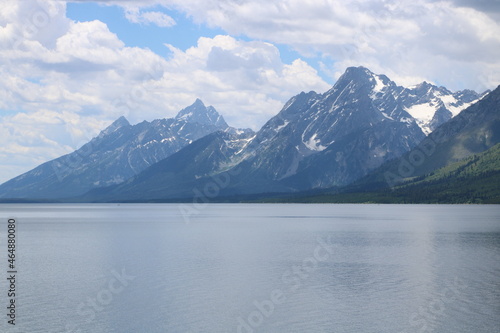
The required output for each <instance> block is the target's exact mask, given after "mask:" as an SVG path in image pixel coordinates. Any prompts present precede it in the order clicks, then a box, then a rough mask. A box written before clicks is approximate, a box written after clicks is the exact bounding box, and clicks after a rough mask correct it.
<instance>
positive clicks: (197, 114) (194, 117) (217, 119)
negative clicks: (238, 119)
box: [175, 98, 228, 129]
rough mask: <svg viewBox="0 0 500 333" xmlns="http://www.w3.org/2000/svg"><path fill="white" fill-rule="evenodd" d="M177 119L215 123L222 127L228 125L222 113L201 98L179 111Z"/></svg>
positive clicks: (207, 123) (208, 123) (206, 123)
mask: <svg viewBox="0 0 500 333" xmlns="http://www.w3.org/2000/svg"><path fill="white" fill-rule="evenodd" d="M175 119H177V120H184V121H186V122H194V123H200V124H205V125H214V126H217V127H219V128H221V129H225V128H227V127H228V125H227V123H226V121H225V120H224V118H223V117H222V115H220V114H219V113H218V112H217V110H215V108H214V107H213V106H205V104H204V103H203V102H202V101H201V99H199V98H197V99H196V101H195V102H194V103H193V104H191V105H190V106H188V107H186V108H184V109H182V110H181V111H179V113H178V114H177V116H175Z"/></svg>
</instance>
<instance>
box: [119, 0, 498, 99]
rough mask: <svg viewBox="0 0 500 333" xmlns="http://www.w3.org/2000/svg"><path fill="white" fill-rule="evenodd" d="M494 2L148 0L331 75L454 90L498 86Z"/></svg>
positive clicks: (422, 0) (135, 2)
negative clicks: (356, 70) (360, 74)
mask: <svg viewBox="0 0 500 333" xmlns="http://www.w3.org/2000/svg"><path fill="white" fill-rule="evenodd" d="M496 2H498V1H489V2H488V1H486V0H484V1H482V0H481V1H472V0H453V1H445V0H414V1H411V2H408V1H405V0H386V1H366V0H345V1H336V0H323V1H317V0H281V1H268V0H241V1H233V0H213V1H205V0H203V1H201V0H156V1H153V0H149V1H146V4H147V6H152V5H154V4H156V5H163V6H165V7H176V8H179V9H180V10H181V11H183V12H185V13H187V15H189V16H191V17H193V19H194V20H195V21H196V22H198V23H205V24H208V25H209V26H212V27H219V28H222V29H224V30H225V31H227V32H228V33H229V34H231V35H245V36H248V37H250V38H254V39H259V40H265V41H269V42H272V43H279V44H285V45H289V46H291V47H293V48H294V49H295V50H297V51H299V52H300V53H301V54H302V55H304V56H306V57H315V56H318V57H321V58H324V59H329V61H328V62H329V63H334V64H335V65H334V68H333V71H334V72H337V73H338V72H343V71H344V70H345V67H346V66H347V65H365V66H367V67H369V68H370V69H372V70H374V71H377V72H380V73H385V74H387V75H390V77H391V78H393V79H394V80H396V81H398V82H400V83H417V82H418V81H419V80H421V79H426V80H427V81H433V82H436V83H439V84H442V85H445V86H447V87H448V88H450V89H453V90H457V89H464V88H469V89H476V90H479V91H482V90H485V89H491V88H494V87H495V86H496V85H497V84H499V83H500V82H499V80H498V77H500V62H499V61H498V59H500V23H499V22H500V21H498V20H495V17H496V16H495V15H496V14H495V13H497V14H498V13H499V12H500V7H499V6H498V4H494V3H496ZM114 3H115V4H125V3H126V4H127V5H130V2H129V1H126V2H124V1H114ZM133 4H134V5H138V6H140V4H141V3H140V2H138V1H133ZM493 14H495V15H493ZM335 78H336V77H335ZM495 78H496V79H495Z"/></svg>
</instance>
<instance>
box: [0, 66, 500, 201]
mask: <svg viewBox="0 0 500 333" xmlns="http://www.w3.org/2000/svg"><path fill="white" fill-rule="evenodd" d="M497 90H498V89H497ZM495 93H496V91H495ZM490 95H491V96H495V94H493V93H488V92H486V93H484V94H478V93H476V92H474V91H471V90H463V91H458V92H451V91H449V90H448V89H446V88H444V87H437V86H435V85H432V84H429V83H427V82H423V83H421V84H419V85H416V86H413V87H408V88H405V87H401V86H398V85H397V84H396V83H394V82H393V81H391V80H390V79H389V78H388V77H387V76H385V75H377V74H374V73H372V72H371V71H370V70H368V69H366V68H364V67H350V68H348V69H347V70H346V72H345V73H344V74H343V75H342V76H341V77H340V78H339V79H338V81H337V82H336V83H335V85H334V86H333V87H332V88H331V89H330V90H328V91H327V92H325V93H323V94H319V93H316V92H313V91H311V92H308V93H305V92H302V93H300V94H299V95H297V96H294V97H292V98H291V99H290V100H289V101H288V102H287V103H286V104H285V105H284V107H283V109H282V110H281V111H280V112H279V113H278V114H277V115H276V116H274V117H272V118H271V119H270V120H269V121H268V122H267V123H266V124H265V125H264V126H263V127H262V128H261V129H260V130H259V131H258V132H256V133H255V132H253V131H251V130H249V129H245V130H241V129H235V128H232V127H229V126H228V125H227V124H226V122H225V121H224V119H223V117H222V116H221V115H220V114H219V113H218V112H217V111H216V110H215V109H214V108H213V107H211V106H210V107H206V106H205V105H204V104H203V102H201V101H200V100H197V101H196V102H195V103H194V104H193V105H191V106H190V107H187V108H185V109H183V110H181V111H180V112H179V114H178V115H177V116H176V117H175V118H172V119H159V120H155V121H152V122H146V121H145V122H142V123H140V124H137V125H133V126H132V125H130V124H129V123H128V121H127V120H126V119H125V118H123V117H121V118H119V119H118V120H116V121H115V122H114V123H113V124H112V125H110V126H109V127H108V128H106V129H105V130H104V131H102V132H101V133H100V134H99V135H98V136H97V137H96V138H94V139H92V140H91V141H90V142H89V143H87V144H86V145H84V146H83V147H82V148H80V149H78V150H77V151H75V152H73V153H71V154H68V155H66V156H63V157H60V158H58V159H55V160H53V161H49V162H47V163H45V164H42V165H41V166H39V167H37V168H35V169H33V170H31V171H29V172H27V173H25V174H23V175H20V176H18V177H16V178H14V179H12V180H10V181H8V182H6V183H4V184H2V185H0V198H20V199H27V198H29V199H37V198H39V199H42V198H43V199H60V200H77V201H155V200H160V201H161V200H165V201H168V200H172V199H185V200H190V199H191V198H193V197H196V196H197V195H198V196H199V195H200V193H201V195H204V196H205V197H207V196H208V197H210V198H212V197H213V196H214V195H212V194H214V193H215V196H219V197H224V196H236V195H248V194H259V193H260V194H262V195H265V193H297V192H300V191H309V190H321V189H329V188H339V187H343V186H347V185H350V184H353V183H354V182H356V181H357V182H358V183H359V182H360V181H361V180H364V181H365V184H368V183H370V184H383V183H384V182H385V183H387V181H386V179H385V178H387V177H385V176H386V175H387V174H390V173H392V174H394V175H395V177H393V178H394V179H396V180H397V181H398V182H400V181H401V180H402V179H404V178H407V177H401V176H400V175H399V174H397V173H395V172H394V170H393V169H391V167H389V166H388V165H390V163H397V162H395V161H397V160H398V158H401V157H402V156H403V157H404V156H406V158H407V159H408V156H411V157H414V155H415V154H416V153H414V151H416V150H415V149H420V150H419V151H421V150H422V149H423V148H422V145H424V146H423V147H424V148H425V144H426V143H428V142H430V141H433V142H435V141H436V140H435V138H436V137H437V136H439V138H440V139H443V138H446V140H444V141H446V142H448V144H447V146H446V147H448V148H443V147H444V146H443V145H439V149H438V150H437V152H436V153H435V155H434V157H433V158H432V161H433V162H432V163H431V162H429V161H430V160H431V159H425V160H426V161H427V162H425V161H424V162H425V163H424V162H423V163H422V165H418V166H419V169H418V173H415V175H413V174H412V175H410V176H418V175H422V174H425V173H428V172H432V171H433V170H435V169H437V168H440V167H443V166H445V165H446V164H447V163H448V162H451V161H453V162H457V161H459V160H460V159H463V158H467V157H468V156H470V155H471V154H473V153H480V152H482V151H485V150H487V149H489V148H491V147H492V146H493V145H494V144H495V142H497V138H496V137H495V136H493V137H492V136H491V135H493V134H491V135H490V134H489V136H488V135H485V134H484V133H486V132H487V131H488V129H491V126H492V128H496V127H495V126H498V125H497V123H496V121H497V120H496V119H497V118H496V117H497V113H498V104H495V103H496V100H495V99H494V98H492V97H490ZM478 101H479V102H478ZM485 103H490V104H489V106H487V107H486V106H484V105H486V104H485ZM464 109H467V110H466V111H467V112H465V111H464V112H461V111H462V110H464ZM486 109H488V110H489V111H488V110H487V111H484V110H486ZM488 126H489V127H488ZM457 128H460V130H457ZM478 133H483V134H484V135H482V136H481V135H479V134H478ZM488 133H490V132H488ZM491 133H496V132H495V131H493V132H491ZM495 135H496V134H495ZM471 137H474V138H477V140H476V139H474V140H475V141H474V140H473V139H470V138H471ZM480 137H481V138H482V139H481V138H480ZM481 140H483V141H481ZM450 142H454V143H453V144H452V143H450ZM459 142H461V145H460V144H459ZM472 142H475V143H474V144H473V143H472ZM481 142H482V144H481ZM419 145H420V146H419ZM442 146H443V147H442ZM405 154H406V155H405ZM408 154H413V155H408ZM438 160H442V161H444V162H440V163H438V162H436V161H438ZM390 161H393V162H390ZM394 165H396V169H397V168H398V167H399V166H397V164H394ZM426 165H428V166H426ZM380 168H385V169H384V170H385V171H384V172H382V173H380V171H377V170H381V169H380ZM396 171H397V170H396ZM373 172H375V173H376V172H378V175H377V176H372V173H373ZM381 174H382V178H381V176H380V175H381ZM384 175H385V176H384ZM370 177H372V178H370ZM381 186H382V185H381ZM210 189H211V190H210Z"/></svg>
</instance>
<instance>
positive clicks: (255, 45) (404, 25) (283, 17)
mask: <svg viewBox="0 0 500 333" xmlns="http://www.w3.org/2000/svg"><path fill="white" fill-rule="evenodd" d="M102 3H106V4H108V5H112V4H118V5H120V6H122V7H123V8H124V12H125V15H126V17H127V19H128V20H129V21H131V22H134V23H138V24H154V25H157V26H160V27H169V26H172V25H174V24H175V21H174V20H173V19H172V18H171V17H170V16H168V15H166V14H165V13H162V12H160V11H154V10H152V8H155V6H162V7H164V8H168V9H174V8H175V9H177V10H180V11H182V12H183V13H185V14H186V15H187V16H188V17H190V18H192V19H193V20H194V21H195V22H196V23H202V24H207V25H209V26H212V27H219V28H222V29H223V30H225V31H226V32H227V33H228V34H231V35H242V36H246V37H245V39H254V40H253V41H252V40H250V41H247V40H241V39H236V38H233V37H230V36H223V35H221V36H216V37H215V38H200V39H199V40H198V43H197V45H194V46H192V47H191V48H189V49H187V50H181V49H178V48H176V47H175V46H172V45H167V47H168V48H169V49H170V51H171V55H170V57H169V58H163V57H161V56H159V55H157V54H155V53H153V52H152V51H150V50H147V49H141V48H134V47H127V46H126V45H125V44H124V43H123V41H121V40H120V39H119V38H118V36H117V35H115V34H114V33H112V32H111V31H110V30H109V29H108V26H107V25H106V24H104V23H103V22H100V21H91V22H73V21H71V20H69V19H68V18H67V17H66V4H65V2H64V1H55V0H54V1H45V0H43V1H42V0H24V1H2V11H0V64H1V65H0V110H5V111H7V110H8V111H9V114H4V115H1V116H0V128H1V130H2V133H5V134H4V135H3V136H2V138H1V139H0V146H1V147H2V148H0V158H2V161H6V162H2V166H1V169H0V174H1V175H2V177H3V179H0V182H1V181H2V180H6V179H7V178H9V177H11V176H14V174H13V172H19V171H26V170H27V169H29V168H32V167H34V166H36V165H37V164H39V163H41V162H43V161H46V160H49V159H51V158H54V157H57V156H60V155H61V154H63V153H67V152H69V151H71V150H73V149H75V148H77V147H79V146H80V145H81V144H83V143H84V142H86V141H88V140H89V139H90V138H91V137H92V136H95V135H96V134H97V133H98V132H99V130H101V129H103V127H105V125H107V124H109V123H111V122H112V121H113V120H114V119H116V118H118V117H119V116H120V115H122V114H124V115H125V116H126V117H127V118H128V119H129V120H130V121H131V122H133V123H134V122H138V121H142V120H144V119H147V120H152V119H154V118H164V117H171V116H173V115H175V113H176V112H177V111H178V110H179V109H181V108H183V107H185V106H187V105H189V104H190V103H192V102H193V101H194V100H195V98H198V97H199V98H201V99H202V100H203V101H204V102H205V103H206V104H212V105H214V106H215V107H216V108H217V110H219V111H220V112H221V113H222V114H223V115H224V117H225V118H226V120H227V121H228V123H229V124H230V125H234V126H239V127H247V126H251V127H253V128H254V129H258V127H259V126H260V125H262V124H263V123H264V122H265V121H266V120H267V119H269V118H270V117H271V116H272V115H274V114H276V113H277V112H278V111H279V109H280V108H281V107H282V105H283V103H284V102H285V101H286V100H287V99H289V98H290V97H292V96H293V95H295V94H297V93H299V92H300V91H310V90H316V91H318V92H323V91H325V90H326V89H328V88H329V86H328V85H327V84H326V83H325V82H324V81H323V80H322V79H321V78H320V77H319V75H318V73H317V72H316V71H315V70H314V69H313V68H312V67H311V66H310V65H308V64H307V62H306V61H307V60H308V59H307V58H308V57H312V58H315V59H316V60H318V62H319V63H320V64H321V63H322V64H323V66H322V68H323V70H324V72H325V73H329V74H330V75H331V76H332V81H333V79H334V78H337V77H338V76H339V75H340V74H341V73H343V72H344V70H345V68H346V67H347V66H352V65H354V66H359V65H364V66H367V67H368V68H370V69H372V70H373V71H375V72H377V73H384V74H387V75H388V76H389V77H390V78H392V79H394V80H395V81H396V82H398V83H399V84H413V83H418V82H420V81H423V80H428V81H434V82H436V83H438V84H442V85H445V86H447V87H448V88H451V89H461V88H472V89H476V90H479V91H481V90H484V89H486V88H493V87H494V86H495V85H497V84H499V83H500V82H499V81H498V80H499V78H500V63H499V61H498V59H500V26H499V23H498V22H497V21H495V20H494V19H493V18H492V17H493V16H492V15H488V14H486V13H485V12H483V11H481V8H483V7H484V6H486V2H485V1H483V2H481V6H479V5H478V6H477V8H476V7H474V2H473V1H469V0H455V1H454V2H453V1H437V0H414V1H412V2H410V3H409V2H407V1H403V0H387V1H383V2H374V1H366V0H346V1H333V0H324V1H317V0H282V1H268V0H241V1H232V0H203V1H202V0H182V1H181V0H147V1H131V0H127V1H103V2H102ZM478 3H479V2H478ZM457 4H461V5H462V6H458V5H457ZM465 4H466V5H465ZM264 41H266V42H264ZM278 43H279V44H282V45H287V46H290V47H292V48H293V49H295V50H296V51H298V52H299V53H301V54H302V55H303V57H304V59H305V60H306V61H305V60H300V59H296V60H295V61H293V62H292V63H284V62H283V61H282V59H281V55H280V53H279V51H278V49H277V48H276V46H275V44H278ZM324 64H331V65H328V67H327V65H324ZM18 111H23V112H22V113H17V114H16V112H18Z"/></svg>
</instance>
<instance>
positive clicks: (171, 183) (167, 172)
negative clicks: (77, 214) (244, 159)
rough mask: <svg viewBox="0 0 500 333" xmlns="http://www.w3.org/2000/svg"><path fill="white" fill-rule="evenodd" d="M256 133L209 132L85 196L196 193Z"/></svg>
mask: <svg viewBox="0 0 500 333" xmlns="http://www.w3.org/2000/svg"><path fill="white" fill-rule="evenodd" d="M254 135H255V133H254V132H253V131H251V130H245V131H241V130H240V131H234V130H231V129H227V130H226V131H217V132H215V133H212V134H209V135H207V136H205V137H203V138H201V139H199V140H197V141H195V142H193V143H192V144H190V145H189V146H187V147H185V148H184V149H182V150H180V151H178V152H177V153H175V154H173V155H171V156H169V157H167V158H165V159H164V160H162V161H160V162H158V163H156V164H154V165H152V166H151V167H149V168H147V169H146V170H144V171H143V172H141V173H140V174H139V175H137V176H135V177H132V178H130V179H129V180H127V181H126V182H124V183H122V184H119V185H117V186H112V187H108V188H99V189H95V190H93V191H90V192H89V193H87V194H86V195H85V196H83V200H89V201H144V200H146V201H147V200H159V199H165V198H189V197H193V195H196V193H197V192H196V190H197V191H199V192H202V191H204V190H205V189H206V188H205V186H206V184H207V183H213V182H214V178H212V177H211V176H213V175H214V170H219V171H220V170H227V169H229V168H230V163H231V157H232V156H233V155H234V154H235V153H236V152H237V151H240V150H241V149H242V148H243V147H244V146H245V145H246V144H247V143H248V141H249V140H251V138H252V137H253V136H254ZM233 175H234V174H233ZM224 178H226V176H224ZM217 179H222V178H221V177H220V176H219V178H217ZM218 186H219V187H224V186H222V185H221V184H219V185H218ZM212 187H213V186H212ZM221 189H222V188H218V189H217V191H219V190H221ZM209 191H214V189H213V188H212V189H210V190H209Z"/></svg>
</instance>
